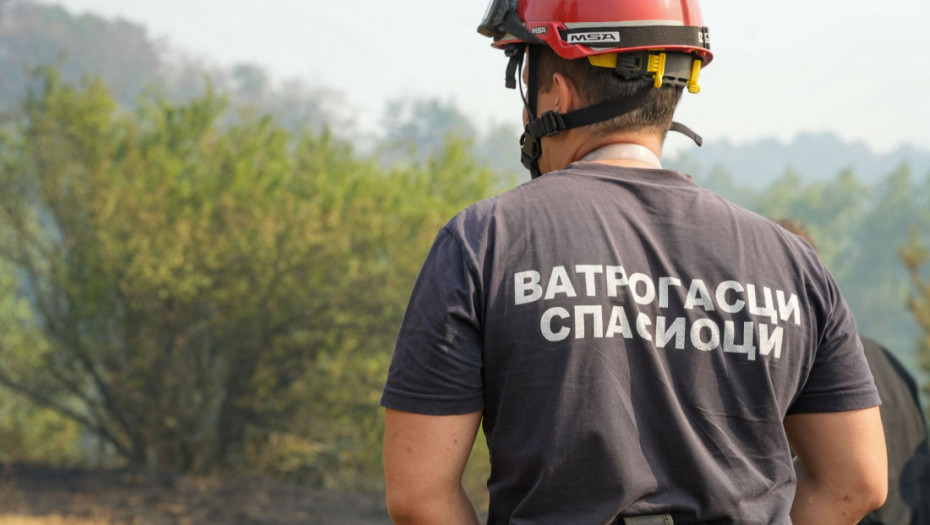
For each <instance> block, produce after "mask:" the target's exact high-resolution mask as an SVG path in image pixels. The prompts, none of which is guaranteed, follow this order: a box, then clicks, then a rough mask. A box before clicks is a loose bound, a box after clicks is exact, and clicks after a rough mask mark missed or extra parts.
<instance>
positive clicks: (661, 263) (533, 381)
mask: <svg viewBox="0 0 930 525" xmlns="http://www.w3.org/2000/svg"><path fill="white" fill-rule="evenodd" d="M878 403H879V400H878V396H877V394H876V390H875V386H874V383H873V380H872V376H871V374H870V372H869V368H868V366H867V364H866V361H865V359H864V357H863V352H862V346H861V343H860V341H859V338H858V336H857V333H856V324H855V321H854V320H853V317H852V315H851V313H850V311H849V309H848V307H847V305H846V303H845V301H844V299H843V297H842V296H841V294H840V291H839V289H838V287H837V285H836V283H835V282H834V280H833V279H832V277H831V276H830V275H829V273H828V272H827V270H826V269H825V268H824V267H823V265H822V264H821V262H820V260H819V259H818V257H817V256H816V254H815V253H814V251H813V249H811V247H810V246H808V245H807V244H806V243H804V242H803V241H801V240H800V239H799V238H797V237H795V236H794V235H792V234H789V233H787V232H785V231H784V230H783V229H782V228H780V227H779V226H777V225H776V224H774V223H772V222H770V221H768V220H767V219H764V218H762V217H760V216H758V215H755V214H753V213H751V212H749V211H746V210H744V209H742V208H739V207H737V206H735V205H733V204H731V203H729V202H727V201H726V200H724V199H722V198H721V197H719V196H718V195H716V194H714V193H712V192H710V191H707V190H704V189H701V188H700V187H699V186H697V185H696V184H694V183H693V182H692V181H691V180H690V178H688V177H686V176H684V175H681V174H679V173H676V172H671V171H664V170H642V169H629V168H616V167H611V166H606V165H601V164H594V163H576V164H573V165H571V166H569V167H568V168H567V169H565V170H562V171H558V172H553V173H550V174H547V175H545V176H543V177H540V178H538V179H536V180H533V181H530V182H528V183H525V184H523V185H521V186H519V187H517V188H514V189H513V190H510V191H508V192H506V193H504V194H502V195H499V196H497V197H495V198H492V199H488V200H486V201H482V202H479V203H477V204H475V205H473V206H471V207H469V208H467V209H466V210H464V211H462V212H461V213H459V214H458V215H457V216H456V217H455V218H453V219H452V220H451V221H450V222H449V223H448V224H447V225H446V226H445V227H444V228H443V229H442V230H441V231H440V232H439V234H438V236H437V238H436V241H435V243H434V245H433V247H432V250H431V251H430V253H429V255H428V257H427V259H426V262H425V263H424V265H423V268H422V270H421V272H420V275H419V278H418V280H417V283H416V286H415V287H414V290H413V293H412V296H411V298H410V303H409V305H408V308H407V312H406V315H405V317H404V321H403V324H402V326H401V329H400V333H399V336H398V340H397V346H396V349H395V353H394V358H393V362H392V364H391V368H390V372H389V376H388V379H387V384H386V386H385V388H384V392H383V396H382V400H381V404H382V405H383V406H385V407H389V408H393V409H397V410H402V411H408V412H416V413H425V414H464V413H469V412H474V411H479V410H481V411H483V417H484V420H483V425H484V430H485V434H486V436H487V440H488V447H489V450H490V456H491V477H490V479H489V481H488V488H489V490H490V496H491V500H490V509H489V523H494V524H496V523H512V524H524V523H525V524H529V523H534V524H539V523H547V524H557V523H558V524H561V523H564V524H569V523H570V524H578V523H591V524H596V523H609V522H611V521H612V520H613V519H614V518H615V517H616V516H621V515H624V516H626V515H640V514H652V513H665V512H671V513H675V514H678V515H684V516H690V517H693V518H695V519H698V520H705V521H709V520H727V519H729V520H732V522H733V523H788V512H789V510H790V507H791V502H792V499H793V496H794V489H795V474H794V469H793V467H792V462H791V453H790V450H789V446H788V441H787V438H786V436H785V432H784V427H783V424H782V422H783V419H784V417H785V415H787V414H791V413H801V412H830V411H842V410H852V409H860V408H866V407H870V406H875V405H877V404H878Z"/></svg>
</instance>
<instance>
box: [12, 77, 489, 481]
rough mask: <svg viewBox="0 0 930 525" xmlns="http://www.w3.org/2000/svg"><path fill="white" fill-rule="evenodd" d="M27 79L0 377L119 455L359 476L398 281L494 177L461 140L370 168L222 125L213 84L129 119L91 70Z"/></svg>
mask: <svg viewBox="0 0 930 525" xmlns="http://www.w3.org/2000/svg"><path fill="white" fill-rule="evenodd" d="M41 85H42V89H41V91H39V92H37V93H35V94H34V95H33V96H31V97H29V98H28V103H27V105H26V107H25V110H24V112H23V113H24V115H25V118H24V119H22V120H21V121H18V122H17V123H16V124H15V125H14V126H12V127H11V128H10V129H9V130H8V131H9V132H8V133H7V134H6V135H4V136H3V137H2V140H0V162H2V166H0V167H2V170H0V185H2V187H3V188H4V192H3V193H2V194H0V261H2V262H3V264H5V265H6V267H7V268H9V269H10V271H8V272H6V275H7V276H8V277H7V281H6V282H7V283H8V288H9V289H11V290H12V291H13V292H15V293H14V294H13V295H15V296H16V297H17V298H18V299H17V301H18V302H17V303H16V304H17V305H18V306H17V309H16V311H19V312H22V311H23V308H26V311H27V312H28V314H29V315H19V316H18V317H17V316H15V315H13V312H14V309H12V308H8V309H7V310H8V311H9V312H8V313H10V315H6V316H2V315H0V320H3V321H4V323H5V325H6V326H5V328H7V330H6V331H5V332H4V336H3V337H2V338H0V359H2V361H3V363H4V366H3V367H2V368H0V386H5V387H6V388H7V389H10V390H12V391H14V392H18V393H19V394H22V395H23V396H25V397H26V398H28V399H30V400H32V401H33V402H35V403H37V404H39V405H41V406H44V407H47V408H50V409H52V410H54V411H56V412H57V413H58V414H60V415H62V416H64V417H66V418H69V419H70V420H72V421H74V422H76V423H77V424H79V425H81V426H83V428H85V429H86V430H87V431H89V432H92V433H93V434H95V435H97V436H98V437H99V438H100V439H101V440H102V441H103V442H105V443H106V444H107V446H108V447H109V448H110V449H111V450H113V451H114V452H115V453H116V454H117V455H118V456H120V457H121V458H123V459H124V460H125V461H128V462H129V463H131V464H135V465H158V466H164V467H172V468H178V469H183V470H197V471H209V470H211V469H215V468H218V467H224V466H229V465H232V464H235V465H245V466H246V467H249V468H257V469H260V470H263V471H269V472H272V473H277V474H280V475H284V476H290V477H293V478H295V479H301V480H304V481H317V482H320V483H324V484H352V483H358V482H359V480H366V481H363V482H362V483H363V484H367V485H369V486H371V485H372V484H374V485H377V484H379V483H380V479H381V476H380V445H379V443H380V439H381V435H380V428H381V410H380V409H379V408H378V407H377V400H378V396H379V394H380V389H381V385H382V383H383V380H384V377H385V374H386V371H387V365H388V362H389V359H390V355H391V347H392V345H393V340H394V337H395V335H396V330H397V327H398V326H399V323H400V319H401V316H402V314H403V308H404V306H405V304H406V300H407V297H408V294H409V290H410V289H411V287H412V284H413V281H414V279H415V276H416V273H417V271H418V270H419V266H420V263H421V262H422V259H423V257H424V256H425V253H426V251H427V250H428V248H429V246H430V244H431V242H432V239H433V236H434V235H435V233H436V232H437V231H438V230H439V228H440V227H441V226H442V224H443V223H444V222H445V221H447V220H448V219H449V218H450V217H451V216H452V215H453V214H454V213H455V212H456V211H458V210H459V209H461V208H462V207H464V206H465V205H467V204H469V203H471V202H473V201H474V200H477V199H479V198H482V197H484V196H487V195H488V194H489V193H490V191H491V189H492V187H493V185H494V182H495V180H496V177H495V175H494V174H492V173H491V172H490V171H488V170H486V169H483V168H480V167H479V166H478V165H477V164H476V163H475V161H474V160H473V159H472V157H471V156H470V154H469V153H468V151H467V146H466V145H465V144H463V143H460V142H452V143H448V144H447V145H446V147H445V148H443V149H442V150H441V151H440V152H439V153H438V154H437V155H436V156H434V157H431V158H429V159H426V160H424V161H421V162H417V163H413V164H411V165H408V166H406V167H404V168H403V169H400V168H398V169H394V170H391V171H387V172H385V171H383V170H382V169H381V168H379V167H378V166H377V164H376V163H375V162H373V161H369V160H365V159H361V158H359V157H358V156H357V155H356V154H354V153H353V151H352V149H351V148H350V147H349V146H347V145H345V144H344V143H341V142H340V141H338V140H337V139H336V138H334V137H333V136H332V135H330V134H327V133H324V134H322V135H306V136H302V137H295V136H293V135H291V134H290V133H289V132H287V131H285V130H284V129H282V128H280V127H278V126H277V125H275V123H274V122H273V121H272V120H271V119H269V118H247V119H245V120H243V121H242V122H241V123H239V124H236V125H233V126H230V127H224V126H220V125H218V124H217V122H219V121H220V120H221V119H220V115H221V114H222V113H223V111H224V103H223V101H222V99H221V98H220V97H217V96H216V95H215V94H212V93H208V94H206V95H205V96H202V97H200V98H197V99H195V100H192V101H190V102H189V103H186V104H182V105H175V104H171V103H168V102H165V101H163V100H155V101H151V102H148V103H146V104H142V105H141V106H140V107H139V109H138V110H137V111H136V112H135V113H132V114H129V113H125V112H122V111H121V110H120V109H118V105H117V104H116V103H115V101H114V100H113V99H112V98H111V97H110V96H109V95H108V94H107V91H106V89H105V88H104V86H103V85H102V84H101V83H100V82H91V83H89V84H87V85H86V86H85V87H84V88H83V89H77V88H74V87H73V86H70V85H68V84H66V83H63V82H62V81H61V80H60V78H59V77H58V76H57V75H55V74H54V73H49V74H47V75H46V76H45V77H44V78H43V81H42V83H41ZM11 275H12V276H14V279H13V280H12V281H11V280H10V278H9V276H11ZM10 283H12V284H10ZM0 313H2V311H0ZM13 321H15V323H14V322H13ZM269 444H270V445H272V446H271V447H269V446H268V445H269Z"/></svg>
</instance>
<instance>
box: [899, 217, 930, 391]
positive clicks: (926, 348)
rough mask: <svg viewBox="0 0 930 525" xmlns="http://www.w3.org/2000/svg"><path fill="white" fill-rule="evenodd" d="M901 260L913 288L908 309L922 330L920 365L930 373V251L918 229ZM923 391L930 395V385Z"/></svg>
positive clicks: (919, 348) (919, 345)
mask: <svg viewBox="0 0 930 525" xmlns="http://www.w3.org/2000/svg"><path fill="white" fill-rule="evenodd" d="M901 260H902V261H903V262H904V266H905V267H906V268H907V271H908V273H909V274H910V277H911V284H912V286H913V288H912V291H911V294H910V296H909V297H908V308H910V310H911V313H912V314H913V315H914V319H915V320H916V321H917V324H918V325H919V326H920V330H921V334H920V336H919V337H918V339H917V349H916V350H917V357H918V363H919V364H920V367H921V368H922V369H923V371H924V372H930V279H928V278H927V269H926V268H925V265H926V264H927V263H928V262H930V250H928V249H927V245H926V243H924V242H922V241H921V239H920V237H919V235H918V230H917V228H916V227H915V228H912V229H911V237H910V242H909V244H908V245H907V246H905V247H904V248H902V249H901ZM923 390H924V393H925V394H930V383H925V384H924V387H923Z"/></svg>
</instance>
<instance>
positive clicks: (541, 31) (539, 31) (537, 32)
mask: <svg viewBox="0 0 930 525" xmlns="http://www.w3.org/2000/svg"><path fill="white" fill-rule="evenodd" d="M546 30H547V28H546V26H541V27H534V28H533V29H530V32H531V33H533V34H534V35H545V34H546Z"/></svg>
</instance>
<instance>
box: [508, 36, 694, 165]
mask: <svg viewBox="0 0 930 525" xmlns="http://www.w3.org/2000/svg"><path fill="white" fill-rule="evenodd" d="M527 47H529V71H528V77H529V79H528V85H527V91H528V93H526V94H524V93H523V83H522V82H517V74H518V72H519V71H520V69H521V66H522V65H523V57H524V51H525V50H526V49H527ZM539 49H540V48H539V46H533V45H531V46H527V45H526V44H515V45H511V46H508V47H507V49H506V55H507V57H508V58H510V61H509V63H508V64H507V71H506V79H505V83H506V86H507V87H508V88H511V89H513V88H514V87H516V86H519V87H520V95H521V96H522V97H523V103H524V105H525V106H526V111H527V115H528V117H529V123H528V124H527V125H526V128H525V129H524V130H523V135H522V136H520V149H521V151H520V162H521V163H522V164H523V166H524V167H525V168H526V169H528V170H529V172H530V177H532V178H534V179H535V178H537V177H539V176H540V175H542V172H541V171H540V169H539V158H540V157H541V156H542V139H543V137H551V136H553V135H555V134H557V133H559V132H560V131H563V130H567V129H573V128H580V127H583V126H589V125H591V124H595V123H597V122H603V121H605V120H610V119H613V118H616V117H619V116H621V115H625V114H627V113H629V112H631V111H633V110H635V109H637V108H639V107H641V106H643V105H644V104H645V103H646V102H647V101H648V99H649V97H650V96H651V95H652V93H653V88H652V86H650V87H647V88H645V89H644V90H642V91H640V92H638V93H636V94H634V95H632V96H630V97H627V98H625V99H623V100H615V101H610V102H601V103H600V104H595V105H593V106H588V107H585V108H581V109H577V110H575V111H570V112H568V113H558V112H556V111H547V112H546V113H543V114H542V115H540V116H539V118H537V117H536V105H537V104H536V100H537V93H538V91H539V82H538V78H537V74H536V67H535V64H537V63H538V56H539ZM669 131H677V132H679V133H682V134H684V135H686V136H688V137H689V138H691V139H692V140H693V141H694V142H695V143H696V144H697V145H698V146H701V144H702V143H703V142H704V141H703V139H702V138H701V136H700V135H698V134H697V133H695V132H693V131H691V129H690V128H688V127H687V126H685V125H683V124H680V123H678V122H673V123H672V126H671V128H669Z"/></svg>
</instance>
